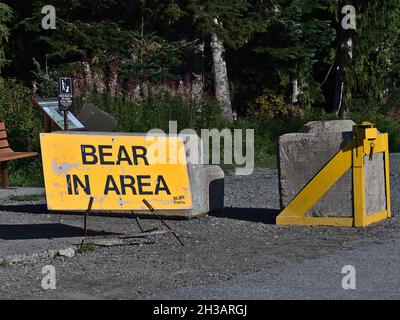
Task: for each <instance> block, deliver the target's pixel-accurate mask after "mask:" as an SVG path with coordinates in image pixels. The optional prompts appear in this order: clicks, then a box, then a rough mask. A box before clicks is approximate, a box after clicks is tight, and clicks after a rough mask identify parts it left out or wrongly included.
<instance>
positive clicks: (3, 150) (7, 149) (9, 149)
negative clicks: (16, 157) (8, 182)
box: [0, 148, 14, 157]
mask: <svg viewBox="0 0 400 320" xmlns="http://www.w3.org/2000/svg"><path fill="white" fill-rule="evenodd" d="M10 153H14V151H13V150H12V149H11V148H3V149H0V157H1V155H3V154H10Z"/></svg>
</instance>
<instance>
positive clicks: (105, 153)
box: [99, 146, 114, 166]
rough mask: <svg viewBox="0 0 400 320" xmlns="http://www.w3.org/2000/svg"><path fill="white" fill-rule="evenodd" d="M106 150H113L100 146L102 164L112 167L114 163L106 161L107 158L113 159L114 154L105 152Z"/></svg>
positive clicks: (110, 147) (109, 147)
mask: <svg viewBox="0 0 400 320" xmlns="http://www.w3.org/2000/svg"><path fill="white" fill-rule="evenodd" d="M106 149H109V150H110V149H111V150H112V146H99V154H100V164H102V165H106V166H107V165H108V166H112V165H114V161H106V160H105V159H104V158H105V157H112V155H113V154H112V152H104V150H106Z"/></svg>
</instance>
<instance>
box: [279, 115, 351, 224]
mask: <svg viewBox="0 0 400 320" xmlns="http://www.w3.org/2000/svg"><path fill="white" fill-rule="evenodd" d="M353 125H355V123H354V122H353V121H349V120H345V121H321V122H310V123H307V124H306V125H304V126H303V128H301V130H300V131H299V132H298V133H292V134H286V135H283V136H281V137H280V138H279V143H278V149H279V150H278V168H279V184H280V187H279V192H280V199H281V207H282V208H285V207H286V206H287V205H288V204H289V203H290V202H291V201H292V200H293V198H294V197H295V196H296V195H297V194H298V193H299V192H300V191H301V190H302V189H303V188H304V187H305V186H306V185H307V183H308V182H309V181H310V180H311V179H312V178H313V177H314V176H315V175H316V174H317V173H318V172H319V171H320V170H321V169H322V168H323V167H324V166H325V165H326V164H327V163H328V162H329V161H330V159H332V158H333V157H334V156H335V155H336V154H337V153H338V152H339V151H340V149H341V148H342V147H344V146H345V145H346V143H347V142H348V141H349V140H350V139H351V138H352V130H353ZM352 197H353V194H352V174H351V170H349V171H348V172H347V173H346V174H345V175H344V176H343V177H342V178H341V179H340V180H339V181H338V182H337V183H336V184H335V185H334V186H333V187H332V188H331V189H330V190H329V191H328V192H327V193H326V194H325V195H324V196H323V197H322V198H321V199H320V200H319V201H318V202H317V203H316V204H315V206H314V207H313V208H312V209H311V210H310V211H309V212H308V213H307V216H352V214H353V201H352Z"/></svg>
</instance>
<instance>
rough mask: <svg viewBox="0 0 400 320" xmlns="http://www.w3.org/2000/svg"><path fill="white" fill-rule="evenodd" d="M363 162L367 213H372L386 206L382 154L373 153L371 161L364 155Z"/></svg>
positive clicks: (384, 208) (383, 159)
mask: <svg viewBox="0 0 400 320" xmlns="http://www.w3.org/2000/svg"><path fill="white" fill-rule="evenodd" d="M364 162H365V167H364V175H365V198H366V199H365V200H366V206H367V215H372V214H374V213H377V212H381V211H384V210H386V208H387V203H386V176H385V158H384V154H383V153H378V154H375V155H374V157H373V158H372V161H370V160H369V157H368V156H366V157H365V158H364Z"/></svg>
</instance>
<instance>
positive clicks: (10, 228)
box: [0, 223, 118, 240]
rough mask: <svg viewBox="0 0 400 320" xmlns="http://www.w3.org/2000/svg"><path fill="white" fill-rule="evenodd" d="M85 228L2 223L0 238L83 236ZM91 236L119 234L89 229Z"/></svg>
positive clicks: (22, 238) (62, 225) (24, 238)
mask: <svg viewBox="0 0 400 320" xmlns="http://www.w3.org/2000/svg"><path fill="white" fill-rule="evenodd" d="M83 233H84V230H83V228H78V227H74V226H69V225H65V224H61V223H46V224H9V225H0V239H2V240H33V239H53V238H70V237H82V236H83ZM87 235H88V236H89V237H94V236H107V235H118V234H117V233H110V232H99V231H93V230H88V234H87Z"/></svg>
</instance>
